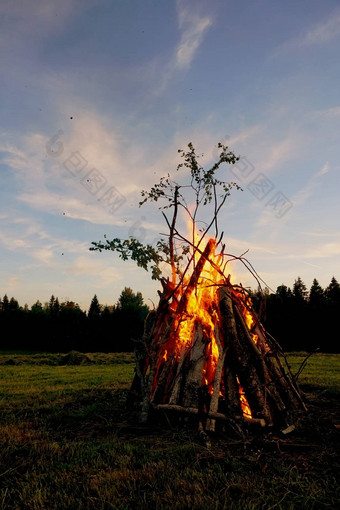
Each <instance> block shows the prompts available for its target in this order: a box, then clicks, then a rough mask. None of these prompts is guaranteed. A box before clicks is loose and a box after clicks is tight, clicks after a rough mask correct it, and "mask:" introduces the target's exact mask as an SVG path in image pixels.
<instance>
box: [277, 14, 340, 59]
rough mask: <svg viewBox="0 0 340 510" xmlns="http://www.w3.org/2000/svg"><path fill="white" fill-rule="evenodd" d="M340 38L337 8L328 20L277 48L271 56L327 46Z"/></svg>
mask: <svg viewBox="0 0 340 510" xmlns="http://www.w3.org/2000/svg"><path fill="white" fill-rule="evenodd" d="M339 36H340V9H339V8H336V9H335V10H334V11H333V12H332V13H330V14H329V16H328V18H327V19H325V20H324V21H322V22H320V23H316V24H314V25H313V26H311V27H310V28H309V29H307V30H305V32H304V33H302V34H301V35H300V36H298V37H296V38H295V39H292V40H289V41H286V42H285V43H283V44H282V45H281V46H279V47H278V48H276V49H275V50H274V51H273V53H272V54H271V56H272V57H276V56H279V55H281V54H283V53H285V52H286V51H292V50H296V49H297V48H308V47H312V46H317V45H319V46H320V45H322V44H326V43H328V42H330V41H332V40H333V39H335V38H337V37H339Z"/></svg>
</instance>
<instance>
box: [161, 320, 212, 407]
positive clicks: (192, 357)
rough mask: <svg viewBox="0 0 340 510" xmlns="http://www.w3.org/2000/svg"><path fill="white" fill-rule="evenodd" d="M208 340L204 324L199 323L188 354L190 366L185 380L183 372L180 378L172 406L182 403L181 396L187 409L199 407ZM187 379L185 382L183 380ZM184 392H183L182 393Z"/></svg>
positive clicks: (173, 393) (176, 384)
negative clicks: (204, 332)
mask: <svg viewBox="0 0 340 510" xmlns="http://www.w3.org/2000/svg"><path fill="white" fill-rule="evenodd" d="M206 340H207V339H206V338H205V336H204V335H203V328H202V324H201V323H200V322H199V321H197V322H196V326H195V336H194V340H193V345H192V347H191V349H190V352H189V354H188V366H187V369H186V374H185V378H184V374H183V372H184V371H183V370H182V374H181V377H178V379H177V381H176V383H175V385H174V389H173V392H172V395H171V398H170V401H169V403H170V404H178V403H179V402H180V394H181V393H183V396H182V398H181V400H182V402H183V405H184V406H185V407H191V406H196V407H198V405H199V392H200V388H201V386H202V378H203V367H204V352H205V347H206ZM183 379H185V380H183ZM181 390H182V391H181Z"/></svg>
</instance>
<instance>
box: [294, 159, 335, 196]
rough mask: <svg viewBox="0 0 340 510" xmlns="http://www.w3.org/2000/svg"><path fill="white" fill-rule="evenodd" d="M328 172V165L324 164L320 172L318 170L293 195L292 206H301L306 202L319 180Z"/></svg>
mask: <svg viewBox="0 0 340 510" xmlns="http://www.w3.org/2000/svg"><path fill="white" fill-rule="evenodd" d="M328 171H329V164H328V162H326V163H325V164H324V165H323V166H322V168H321V169H320V170H318V171H317V172H316V173H315V174H314V175H313V176H312V177H311V178H310V179H309V181H308V182H307V183H306V185H305V186H304V187H303V188H301V189H300V190H299V191H298V192H297V193H295V195H293V197H292V202H293V204H294V206H302V205H303V204H305V203H306V202H307V200H308V199H309V198H310V197H311V196H312V195H313V194H314V192H315V190H316V189H317V186H318V182H319V179H320V178H321V177H322V176H323V175H325V174H326V173H327V172H328Z"/></svg>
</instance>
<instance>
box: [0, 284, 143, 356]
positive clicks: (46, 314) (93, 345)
mask: <svg viewBox="0 0 340 510" xmlns="http://www.w3.org/2000/svg"><path fill="white" fill-rule="evenodd" d="M148 312H149V308H148V306H147V305H145V304H144V299H143V296H142V293H141V292H137V293H135V292H133V290H132V289H131V288H129V287H125V288H124V289H123V290H122V292H121V294H120V296H119V299H118V301H117V303H116V304H114V305H112V306H104V305H101V304H100V303H99V301H98V298H97V295H96V294H95V295H94V297H93V299H92V301H91V304H90V307H89V309H88V311H84V310H82V309H81V308H80V306H79V305H78V304H77V303H75V302H74V301H64V302H59V299H58V297H55V296H54V295H52V296H51V298H50V300H49V302H47V303H45V304H44V305H43V304H42V303H41V302H40V301H39V300H38V301H37V302H36V303H34V304H33V305H32V306H31V308H29V307H28V306H27V305H25V306H24V307H21V306H20V305H19V303H18V301H17V300H16V299H15V298H13V297H12V298H10V299H9V298H8V296H7V295H5V296H4V297H3V298H2V299H0V327H1V331H2V335H1V338H0V349H3V350H6V349H11V350H30V351H45V352H69V351H71V350H77V351H81V352H96V351H97V352H129V351H133V350H134V346H135V340H137V339H139V338H141V336H142V334H143V327H144V320H145V318H146V316H147V314H148Z"/></svg>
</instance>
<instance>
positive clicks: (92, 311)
mask: <svg viewBox="0 0 340 510" xmlns="http://www.w3.org/2000/svg"><path fill="white" fill-rule="evenodd" d="M249 294H250V296H251V299H252V301H253V305H254V308H255V310H256V312H257V314H258V316H259V318H260V320H261V322H262V324H263V325H264V327H265V328H266V329H267V331H268V332H269V333H270V334H271V335H272V336H273V337H274V338H275V339H276V340H277V341H278V342H279V343H280V345H281V347H282V348H283V349H284V350H285V351H287V352H289V351H307V352H313V351H315V350H317V349H319V351H320V352H329V353H338V352H339V333H338V321H339V315H340V284H339V282H338V281H337V279H336V278H335V277H334V276H333V277H332V279H331V281H330V283H329V285H328V286H327V287H326V288H322V287H321V285H320V284H319V282H318V281H317V279H314V280H313V283H312V286H311V288H310V289H309V290H308V289H307V287H306V285H305V283H304V282H303V281H302V279H301V278H300V277H297V279H296V280H295V281H294V283H293V285H292V286H291V287H288V286H286V285H284V284H282V285H280V286H278V287H277V289H276V292H271V291H270V290H269V289H268V288H265V289H264V290H249ZM148 312H149V307H148V306H147V305H146V304H145V303H144V298H143V296H142V293H141V292H134V291H133V290H132V289H131V288H129V287H125V288H124V289H123V290H122V292H121V294H120V296H119V299H118V301H117V302H116V303H115V304H113V305H102V304H100V303H99V301H98V298H97V295H96V294H95V295H94V297H93V299H92V301H91V304H90V307H89V309H88V310H86V311H85V310H82V309H81V308H80V307H79V305H78V304H77V303H76V302H74V301H65V302H59V299H58V297H55V296H54V295H52V296H51V298H50V300H49V302H46V303H44V304H42V303H41V302H40V301H39V300H38V301H37V302H36V303H34V304H33V305H32V306H31V307H30V308H29V307H28V306H27V305H24V306H21V305H20V304H19V303H18V301H17V300H16V299H15V298H14V297H11V298H9V297H8V296H7V294H5V295H4V296H3V297H2V298H0V327H1V331H2V335H1V339H0V350H25V351H43V352H69V351H71V350H77V351H80V352H131V351H133V350H134V348H135V345H136V342H137V341H138V340H139V339H141V337H142V334H143V327H144V320H145V318H146V316H147V314H148Z"/></svg>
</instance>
